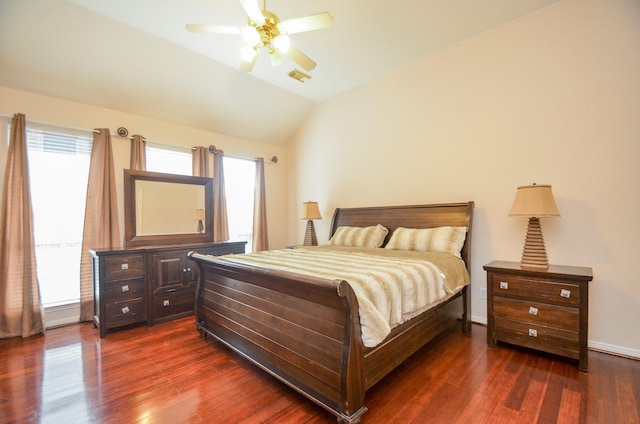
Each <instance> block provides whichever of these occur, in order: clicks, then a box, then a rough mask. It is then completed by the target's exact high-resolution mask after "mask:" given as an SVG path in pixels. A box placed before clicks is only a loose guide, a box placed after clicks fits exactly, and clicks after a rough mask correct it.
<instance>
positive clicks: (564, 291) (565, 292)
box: [560, 289, 571, 299]
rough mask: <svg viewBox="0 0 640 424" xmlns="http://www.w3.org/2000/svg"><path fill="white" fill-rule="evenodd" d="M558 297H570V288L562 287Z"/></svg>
mask: <svg viewBox="0 0 640 424" xmlns="http://www.w3.org/2000/svg"><path fill="white" fill-rule="evenodd" d="M560 297H566V298H567V299H569V298H570V297H571V290H567V289H562V290H560Z"/></svg>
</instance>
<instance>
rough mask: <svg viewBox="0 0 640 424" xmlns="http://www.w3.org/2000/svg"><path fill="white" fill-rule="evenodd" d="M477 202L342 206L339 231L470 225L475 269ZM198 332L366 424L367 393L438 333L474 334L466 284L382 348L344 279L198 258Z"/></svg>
mask: <svg viewBox="0 0 640 424" xmlns="http://www.w3.org/2000/svg"><path fill="white" fill-rule="evenodd" d="M473 206H474V204H473V202H464V203H447V204H435V205H414V206H391V207H367V208H339V209H336V210H335V213H334V216H333V221H332V224H331V230H330V234H331V235H333V234H334V233H335V232H336V230H337V229H338V227H340V226H352V227H368V226H375V225H377V224H381V225H383V226H385V227H386V228H387V229H388V230H389V234H388V235H387V236H386V239H385V243H387V242H388V240H389V238H390V236H391V234H392V233H393V231H394V230H395V229H396V228H398V227H406V228H418V229H421V228H435V227H445V226H454V227H467V228H468V232H467V235H466V239H465V241H464V245H463V247H462V249H461V252H460V255H461V257H462V259H463V261H464V262H465V264H466V267H467V269H470V268H469V264H470V262H469V260H470V256H471V255H470V253H471V252H470V246H471V223H472V214H473ZM189 256H190V257H191V258H192V259H193V260H195V261H196V262H197V263H198V266H199V267H200V280H199V284H198V288H197V293H196V326H197V328H198V330H199V331H200V332H201V334H202V336H203V337H205V338H206V337H207V336H208V335H211V336H213V337H214V338H215V339H217V340H219V341H221V342H222V343H224V344H225V345H227V346H228V347H230V348H231V349H232V350H234V351H236V352H237V353H239V354H240V355H242V356H243V357H245V358H246V359H248V360H249V361H251V362H252V363H254V364H255V365H257V366H259V367H260V368H262V369H263V370H265V371H266V372H268V373H269V374H271V375H272V376H274V377H276V378H277V379H279V380H280V381H282V382H284V383H285V384H287V385H288V386H290V387H292V388H293V389H295V390H296V391H298V392H299V393H301V394H303V395H304V396H306V397H307V398H309V399H310V400H312V401H313V402H315V403H317V404H318V405H320V406H322V407H324V408H325V409H327V410H328V411H330V412H331V413H333V414H334V415H336V417H337V419H338V422H341V423H358V422H360V420H361V417H362V415H363V414H364V413H365V412H366V410H367V408H366V407H365V406H364V398H365V392H366V391H367V390H368V389H369V388H371V387H372V386H373V385H374V384H376V383H377V382H378V381H379V380H380V379H382V378H383V377H384V376H385V375H387V374H388V373H389V372H390V371H392V370H393V369H394V368H396V367H397V366H398V365H399V364H400V363H402V362H403V361H404V360H405V359H407V358H408V357H409V356H411V355H412V354H413V353H415V352H416V351H417V350H418V349H420V348H421V347H422V346H424V345H425V344H426V343H427V342H429V341H430V340H431V339H433V338H434V337H436V336H437V335H438V334H440V333H442V332H443V331H445V330H447V329H448V328H450V327H451V326H453V325H460V327H461V329H462V331H464V332H469V331H470V330H471V323H470V298H469V296H470V287H469V286H468V285H467V286H465V287H464V288H462V289H461V290H459V291H457V292H456V293H455V294H452V295H451V296H450V297H449V298H448V299H447V300H446V301H444V302H442V303H439V304H438V305H436V306H434V307H433V308H431V309H428V310H426V311H425V312H423V313H421V314H420V315H418V316H416V317H414V318H412V319H410V320H408V321H406V322H404V323H403V324H401V325H399V326H397V327H395V328H393V329H392V331H391V333H390V334H389V335H388V336H387V337H386V338H385V339H384V340H383V341H382V342H381V343H379V344H377V345H376V346H375V347H365V346H364V344H363V341H362V338H361V327H360V317H359V313H358V300H357V298H356V295H355V293H354V290H353V289H352V287H351V286H350V284H349V283H347V282H346V281H344V280H329V279H323V278H318V277H313V276H307V275H303V274H300V273H293V272H288V271H283V270H276V269H268V268H264V267H254V266H249V265H246V264H242V263H235V262H232V261H228V260H225V259H224V257H222V258H215V257H209V256H206V255H200V254H198V253H190V254H189Z"/></svg>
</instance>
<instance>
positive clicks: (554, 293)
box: [491, 274, 580, 308]
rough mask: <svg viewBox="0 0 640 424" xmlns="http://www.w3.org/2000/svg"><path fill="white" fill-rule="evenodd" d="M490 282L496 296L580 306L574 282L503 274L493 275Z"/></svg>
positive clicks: (578, 293)
mask: <svg viewBox="0 0 640 424" xmlns="http://www.w3.org/2000/svg"><path fill="white" fill-rule="evenodd" d="M491 284H492V285H493V287H492V289H493V293H494V294H495V295H496V296H509V297H517V298H519V299H531V300H535V301H540V302H545V303H552V304H554V305H564V306H570V307H575V308H577V307H579V306H580V287H579V286H578V285H575V284H567V283H562V282H554V281H543V280H536V279H533V278H522V277H516V276H513V275H504V274H495V275H493V278H492V281H491Z"/></svg>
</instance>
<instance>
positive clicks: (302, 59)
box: [286, 46, 317, 71]
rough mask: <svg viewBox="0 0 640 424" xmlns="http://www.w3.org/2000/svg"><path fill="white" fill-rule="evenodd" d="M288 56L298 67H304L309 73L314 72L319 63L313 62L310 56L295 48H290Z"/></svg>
mask: <svg viewBox="0 0 640 424" xmlns="http://www.w3.org/2000/svg"><path fill="white" fill-rule="evenodd" d="M286 54H287V56H289V58H290V59H291V60H293V61H294V62H296V63H297V64H298V65H300V66H302V67H303V68H304V69H306V70H307V71H313V69H314V68H315V67H316V65H317V63H316V62H314V61H313V60H311V58H310V57H309V56H307V55H306V54H304V53H302V52H301V51H300V50H298V49H296V48H295V47H294V46H290V47H289V50H287V53H286Z"/></svg>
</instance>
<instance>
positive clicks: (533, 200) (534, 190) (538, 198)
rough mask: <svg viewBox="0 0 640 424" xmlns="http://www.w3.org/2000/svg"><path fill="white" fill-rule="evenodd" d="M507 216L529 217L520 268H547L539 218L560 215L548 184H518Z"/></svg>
mask: <svg viewBox="0 0 640 424" xmlns="http://www.w3.org/2000/svg"><path fill="white" fill-rule="evenodd" d="M509 216H526V217H529V225H528V226H527V236H526V238H525V242H524V249H523V250H522V261H521V262H520V267H521V268H530V269H547V268H549V260H548V259H547V250H546V249H545V246H544V238H543V237H542V227H540V218H543V217H553V216H560V213H558V207H557V206H556V202H555V200H554V199H553V193H552V191H551V186H550V185H536V184H535V183H534V184H532V185H528V186H520V187H518V190H517V191H516V198H515V199H514V201H513V206H512V207H511V212H509Z"/></svg>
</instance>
